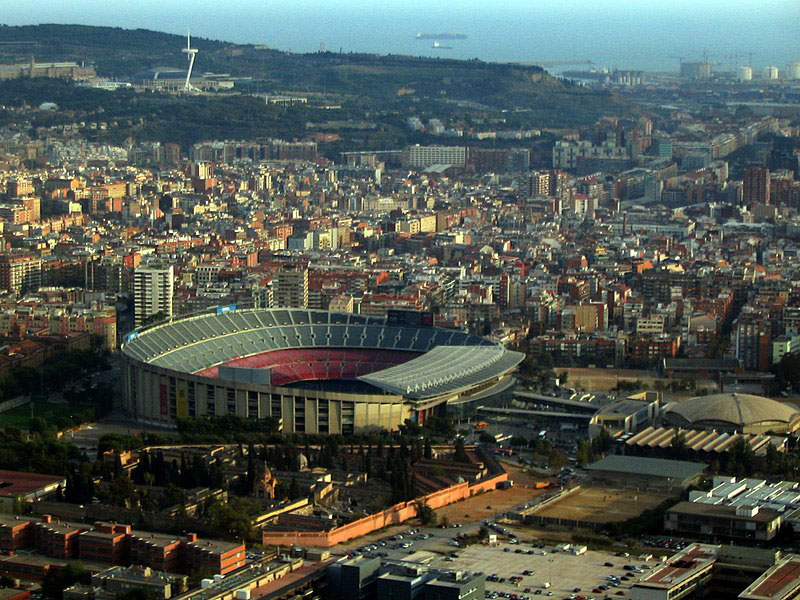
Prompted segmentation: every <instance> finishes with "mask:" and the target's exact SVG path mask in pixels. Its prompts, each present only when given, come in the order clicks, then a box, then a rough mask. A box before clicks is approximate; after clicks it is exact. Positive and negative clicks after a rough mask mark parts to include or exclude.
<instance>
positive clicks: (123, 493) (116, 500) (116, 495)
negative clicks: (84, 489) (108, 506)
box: [109, 475, 137, 508]
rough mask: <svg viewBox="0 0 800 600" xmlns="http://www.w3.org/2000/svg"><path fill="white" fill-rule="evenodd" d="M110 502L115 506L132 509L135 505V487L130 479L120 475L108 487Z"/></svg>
mask: <svg viewBox="0 0 800 600" xmlns="http://www.w3.org/2000/svg"><path fill="white" fill-rule="evenodd" d="M109 492H110V494H111V501H112V503H113V504H114V505H115V506H123V507H127V508H130V507H133V506H136V504H137V493H136V486H135V485H134V483H133V481H131V479H130V477H128V476H127V475H120V476H119V477H117V478H116V479H114V481H112V482H111V485H110V486H109Z"/></svg>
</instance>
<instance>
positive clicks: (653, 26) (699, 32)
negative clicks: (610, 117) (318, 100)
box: [5, 0, 800, 71]
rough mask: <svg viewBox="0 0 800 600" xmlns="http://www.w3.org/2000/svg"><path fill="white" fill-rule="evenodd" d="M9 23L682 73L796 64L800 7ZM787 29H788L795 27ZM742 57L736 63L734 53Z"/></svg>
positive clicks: (448, 7) (671, 5) (98, 4)
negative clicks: (702, 65) (703, 66)
mask: <svg viewBox="0 0 800 600" xmlns="http://www.w3.org/2000/svg"><path fill="white" fill-rule="evenodd" d="M9 4H10V8H11V10H9V11H7V15H8V16H7V18H6V20H5V23H6V24H8V25H33V24H38V23H65V24H66V23H72V24H83V25H105V26H115V27H123V28H126V29H135V28H145V29H153V30H156V31H164V32H167V33H175V34H184V33H185V32H186V30H187V29H191V31H192V33H193V34H194V35H198V36H202V37H206V38H213V39H219V40H224V41H228V42H235V43H253V44H266V45H268V46H270V47H273V48H277V49H280V50H290V51H294V52H314V51H317V50H319V49H320V45H321V44H324V47H325V49H326V50H331V51H337V52H338V51H339V50H340V49H341V50H342V51H344V52H349V51H357V52H373V53H378V54H387V53H391V54H410V55H425V56H443V57H452V58H461V59H469V58H479V59H481V60H487V61H564V60H591V61H593V62H594V63H595V64H596V65H597V66H598V67H610V68H614V67H617V68H628V69H643V70H649V71H667V70H669V71H676V70H677V66H678V58H677V57H679V56H680V57H684V58H685V59H686V60H700V59H701V58H702V57H703V55H704V53H708V56H709V62H712V63H715V64H716V65H717V66H718V68H719V69H723V70H725V69H728V68H730V67H731V66H733V67H734V68H735V67H736V66H739V65H743V64H748V62H749V61H750V56H749V54H750V53H751V52H752V65H753V66H754V67H762V66H766V65H775V66H778V67H779V68H783V67H784V66H785V65H786V64H787V63H789V62H792V61H795V60H800V41H798V40H800V37H799V36H798V33H800V31H798V29H800V28H799V27H798V23H800V3H798V2H797V1H796V0H763V1H759V2H742V1H737V0H733V1H727V2H723V1H720V0H712V1H706V2H688V1H686V0H674V1H672V2H665V1H661V0H658V1H654V2H641V3H640V2H635V3H634V2H620V1H613V0H595V1H589V0H563V1H561V2H523V1H521V0H509V1H507V2H503V3H502V4H499V3H498V4H497V5H491V6H487V5H486V3H482V2H476V1H474V0H461V1H459V2H456V1H455V0H440V1H438V2H434V1H430V2H427V3H422V2H409V3H402V2H399V1H398V0H388V1H387V2H384V3H382V4H381V6H380V7H375V6H372V5H370V4H369V3H366V2H360V1H357V0H349V1H340V2H334V3H326V4H321V3H320V2H318V1H313V0H298V1H296V2H292V3H291V4H290V5H287V4H286V3H283V2H275V1H274V0H272V1H269V0H268V1H265V2H264V1H262V2H257V1H255V0H241V1H239V2H237V3H235V4H221V3H218V2H210V1H203V0H197V1H195V2H188V1H187V0H175V1H173V2H170V3H169V4H168V5H167V3H164V2H163V1H162V2H157V1H155V0H142V1H140V2H138V3H137V4H136V5H133V6H131V5H128V4H124V5H120V6H119V7H117V8H115V9H114V10H113V12H111V11H109V10H108V7H109V3H108V2H107V1H101V0H75V1H73V2H70V3H63V1H59V0H42V1H41V2H39V3H37V4H36V6H35V7H33V6H31V5H30V4H29V3H27V2H22V1H20V0H11V1H10V3H9ZM787 24H791V25H787ZM417 32H426V33H439V32H454V33H463V34H466V35H467V36H468V38H467V39H465V40H440V42H441V45H442V46H452V49H447V50H445V49H434V48H432V47H431V46H432V43H433V40H417V39H415V35H416V33H417ZM737 53H738V54H739V56H737V57H732V56H731V55H732V54H737Z"/></svg>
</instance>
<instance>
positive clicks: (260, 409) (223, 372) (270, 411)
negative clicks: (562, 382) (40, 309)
mask: <svg viewBox="0 0 800 600" xmlns="http://www.w3.org/2000/svg"><path fill="white" fill-rule="evenodd" d="M432 322H433V317H432V315H431V314H430V313H418V312H411V311H390V313H389V314H388V315H387V317H368V316H364V315H356V314H348V313H333V312H327V311H322V310H306V309H286V308H278V309H247V310H236V309H235V307H224V308H218V309H216V311H214V312H211V313H206V314H201V315H197V316H190V317H186V318H181V319H173V320H171V321H169V322H165V323H161V324H158V325H154V326H151V327H146V328H141V329H139V330H137V331H135V332H134V333H132V334H130V335H129V336H128V338H127V340H126V342H125V343H124V344H123V345H122V357H123V360H124V363H125V367H124V386H125V389H124V405H125V408H126V411H127V412H128V414H129V415H130V416H131V417H133V418H135V419H137V420H140V421H143V422H148V423H152V424H160V425H174V424H175V423H176V420H177V419H178V418H179V417H194V416H206V415H207V416H221V415H238V416H240V417H246V418H252V419H259V418H265V417H275V418H277V419H280V422H281V424H282V429H283V431H284V432H287V433H342V434H350V433H356V432H363V431H368V430H382V429H387V430H391V429H396V428H397V427H398V426H399V425H402V424H403V423H404V422H405V421H406V419H411V420H412V421H415V422H417V423H422V422H424V420H425V419H426V418H427V417H429V416H431V415H438V416H443V417H447V418H449V419H452V420H456V421H458V420H463V419H468V418H470V417H472V416H473V415H474V414H475V410H476V409H477V407H478V406H485V405H490V404H496V403H499V402H502V401H505V400H506V399H510V396H511V393H512V391H513V387H514V384H515V382H516V379H515V377H514V372H515V370H516V368H517V365H519V363H520V362H521V361H522V359H523V354H521V353H519V352H512V351H510V350H506V349H505V348H504V347H503V346H502V345H499V344H495V343H493V342H490V341H488V340H486V339H483V338H481V337H478V336H474V335H470V334H467V333H464V332H462V331H457V330H452V329H443V328H439V327H434V326H433V325H432Z"/></svg>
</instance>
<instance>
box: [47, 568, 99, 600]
mask: <svg viewBox="0 0 800 600" xmlns="http://www.w3.org/2000/svg"><path fill="white" fill-rule="evenodd" d="M90 582H91V575H90V574H89V573H88V572H86V571H85V570H84V568H83V565H81V563H78V562H73V563H67V565H66V566H65V567H64V568H63V569H50V570H49V571H47V574H46V575H45V576H44V578H43V579H42V595H43V596H44V597H45V598H51V599H52V600H61V599H62V598H63V597H64V590H65V589H66V588H68V587H70V586H73V585H75V584H76V583H82V584H89V583H90Z"/></svg>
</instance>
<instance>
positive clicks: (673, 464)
mask: <svg viewBox="0 0 800 600" xmlns="http://www.w3.org/2000/svg"><path fill="white" fill-rule="evenodd" d="M586 469H587V470H589V471H613V472H617V473H624V474H626V475H649V476H653V475H657V476H659V477H664V478H670V479H688V478H690V477H696V476H698V475H700V474H702V473H703V471H705V469H706V465H704V464H703V463H695V462H688V461H683V460H667V459H663V458H647V457H644V456H621V455H617V454H611V455H609V456H606V457H605V458H601V459H600V460H598V461H597V462H596V463H593V464H591V465H589V466H588V467H586Z"/></svg>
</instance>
